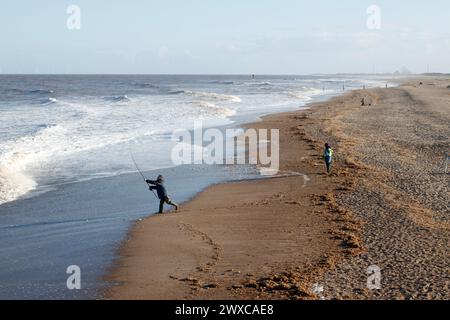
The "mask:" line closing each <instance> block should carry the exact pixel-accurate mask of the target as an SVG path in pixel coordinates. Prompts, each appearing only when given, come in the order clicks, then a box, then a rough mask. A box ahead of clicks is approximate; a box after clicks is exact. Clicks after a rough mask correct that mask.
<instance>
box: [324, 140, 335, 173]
mask: <svg viewBox="0 0 450 320" xmlns="http://www.w3.org/2000/svg"><path fill="white" fill-rule="evenodd" d="M333 154H334V151H333V149H332V148H331V146H330V145H329V144H328V143H325V150H324V152H323V158H324V160H325V164H326V166H327V173H328V174H330V173H331V164H332V163H333Z"/></svg>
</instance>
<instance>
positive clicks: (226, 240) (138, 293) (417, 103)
mask: <svg viewBox="0 0 450 320" xmlns="http://www.w3.org/2000/svg"><path fill="white" fill-rule="evenodd" d="M449 86H450V80H449V79H448V78H447V79H446V78H443V77H431V76H430V77H423V78H420V79H419V78H418V79H410V80H408V81H405V82H404V83H402V84H401V85H400V86H398V87H395V88H386V89H380V88H374V89H368V90H354V91H351V92H348V93H346V94H345V95H343V96H339V97H336V98H333V99H331V100H329V101H326V102H318V103H314V104H311V105H309V109H307V110H298V111H292V112H287V113H279V114H275V115H270V116H266V117H264V118H263V119H262V121H259V122H256V123H251V124H248V125H246V126H247V127H248V128H256V129H258V128H264V129H271V128H276V129H279V130H280V176H279V177H273V178H270V179H264V180H258V181H240V182H233V183H226V184H219V185H213V186H210V187H208V188H207V189H206V190H204V191H203V192H201V193H200V194H199V195H197V196H195V197H194V198H193V199H192V200H191V201H189V202H187V203H184V204H183V205H182V207H181V210H180V212H178V213H170V214H163V215H155V216H151V217H148V218H145V219H143V220H140V221H137V222H136V223H135V225H134V227H133V228H132V229H131V231H130V233H129V236H128V238H127V240H125V241H124V242H123V243H122V245H121V248H120V255H121V257H120V259H118V260H117V261H116V263H115V265H114V267H113V268H112V270H111V272H110V274H109V275H108V276H107V277H106V280H107V281H109V282H111V283H114V285H113V286H111V287H110V288H109V289H107V290H105V292H104V297H105V298H108V299H448V298H449V297H450V291H449V265H450V263H449V262H450V261H449V249H448V248H449V243H450V241H449V240H450V233H449V212H450V205H449V204H450V194H449V178H448V175H447V174H445V173H444V155H445V153H446V152H450V150H449V149H450V140H449V137H450V126H449V123H450V110H449V109H450V89H449ZM363 98H365V99H366V100H367V101H371V105H370V106H369V105H365V106H362V105H361V100H362V99H363ZM325 142H328V143H330V144H331V145H332V146H333V148H334V150H335V153H336V157H335V163H334V167H333V171H332V174H331V175H330V176H328V175H326V174H325V168H324V167H325V166H324V163H323V160H322V153H323V145H324V143H325ZM374 269H377V270H379V272H380V275H381V280H380V286H379V287H378V288H370V287H368V285H367V283H368V270H374Z"/></svg>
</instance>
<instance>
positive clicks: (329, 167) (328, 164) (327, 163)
mask: <svg viewBox="0 0 450 320" xmlns="http://www.w3.org/2000/svg"><path fill="white" fill-rule="evenodd" d="M325 164H326V166H327V173H330V171H331V162H326V161H325Z"/></svg>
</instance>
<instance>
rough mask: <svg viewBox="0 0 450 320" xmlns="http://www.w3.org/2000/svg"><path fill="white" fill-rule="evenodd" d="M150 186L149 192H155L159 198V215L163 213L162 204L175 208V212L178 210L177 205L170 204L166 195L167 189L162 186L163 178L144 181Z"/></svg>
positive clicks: (160, 176)
mask: <svg viewBox="0 0 450 320" xmlns="http://www.w3.org/2000/svg"><path fill="white" fill-rule="evenodd" d="M145 182H147V183H148V184H149V185H150V184H151V186H150V190H152V191H153V190H156V193H157V194H158V198H159V213H163V210H164V203H167V204H170V205H171V206H174V207H175V210H178V204H176V203H175V202H172V201H171V200H170V198H169V197H168V195H167V189H166V187H165V186H164V177H163V176H162V175H159V176H158V177H157V178H156V180H145Z"/></svg>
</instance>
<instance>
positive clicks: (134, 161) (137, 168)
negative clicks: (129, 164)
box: [130, 151, 158, 199]
mask: <svg viewBox="0 0 450 320" xmlns="http://www.w3.org/2000/svg"><path fill="white" fill-rule="evenodd" d="M130 156H131V159H132V160H133V163H134V166H135V167H136V170H137V171H138V172H139V174H140V175H141V177H142V179H144V182H145V184H146V185H147V186H148V187H149V188H148V189H149V190H150V191H151V192H152V193H153V195H154V196H155V198H156V199H158V197H157V196H156V194H155V191H153V190H152V189H151V188H150V185H149V184H148V183H147V179H145V176H144V174H143V173H142V171H141V170H140V169H139V167H138V165H137V163H136V160H135V159H134V156H133V153H132V152H131V151H130Z"/></svg>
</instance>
